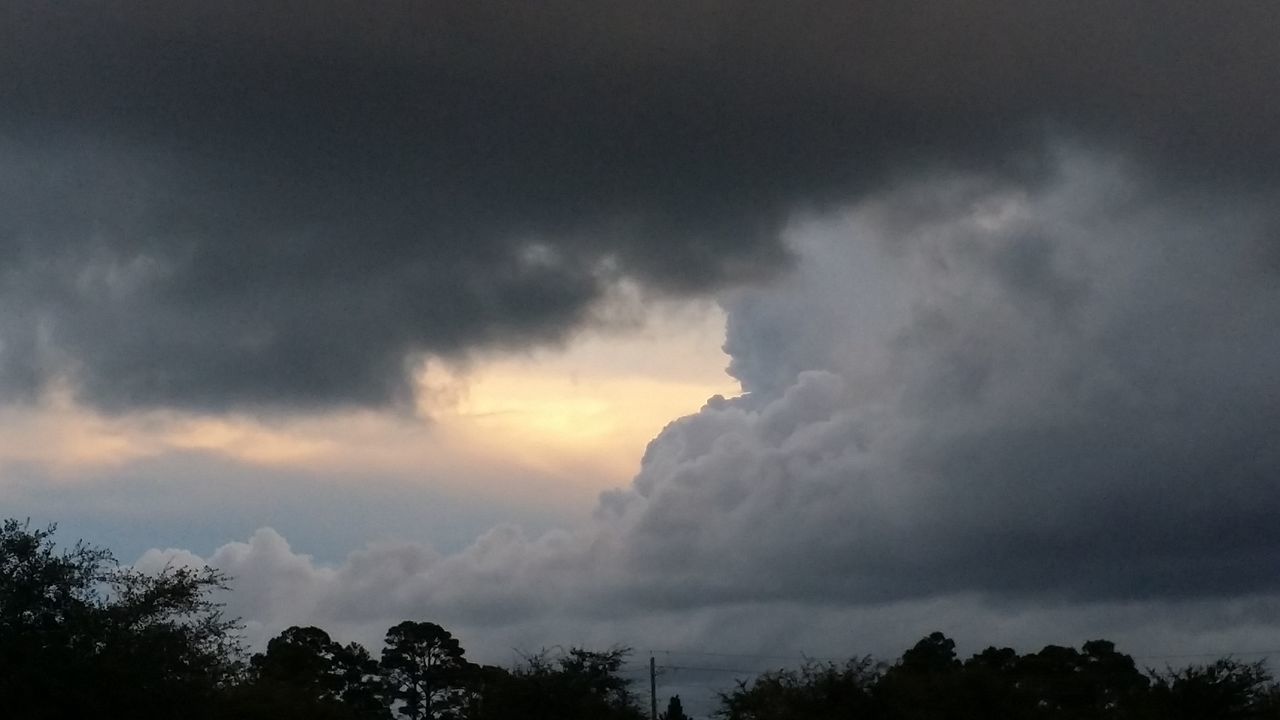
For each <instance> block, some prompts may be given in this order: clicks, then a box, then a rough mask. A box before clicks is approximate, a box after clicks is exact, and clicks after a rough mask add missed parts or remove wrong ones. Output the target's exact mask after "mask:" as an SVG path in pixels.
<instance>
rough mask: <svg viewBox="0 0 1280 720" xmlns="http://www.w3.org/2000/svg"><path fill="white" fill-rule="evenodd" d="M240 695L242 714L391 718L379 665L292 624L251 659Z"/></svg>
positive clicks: (325, 636)
mask: <svg viewBox="0 0 1280 720" xmlns="http://www.w3.org/2000/svg"><path fill="white" fill-rule="evenodd" d="M250 671H251V672H250V680H249V682H247V683H246V684H245V686H244V687H243V688H241V691H240V692H239V693H238V699H239V712H240V715H241V716H242V717H245V718H251V717H263V718H268V717H269V718H290V717H297V718H343V719H345V718H351V719H361V720H363V719H369V720H374V719H378V718H389V717H390V711H389V709H388V707H387V703H386V701H385V698H384V693H383V692H382V679H381V676H380V675H379V673H378V663H377V662H376V661H374V660H373V658H372V657H370V656H369V651H368V650H365V649H364V648H363V647H362V646H360V645H359V644H357V643H351V644H350V645H346V646H343V645H341V644H339V643H337V642H334V641H333V640H332V639H331V638H330V637H329V634H328V633H326V632H325V631H324V630H321V629H320V628H316V627H297V626H294V627H291V628H289V629H287V630H285V631H284V632H282V633H281V634H280V635H279V636H277V637H275V638H273V639H272V640H271V641H270V642H269V643H268V644H267V651H266V653H260V654H258V655H254V656H253V658H252V659H251V661H250Z"/></svg>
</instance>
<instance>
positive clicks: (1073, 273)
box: [237, 151, 1280, 642]
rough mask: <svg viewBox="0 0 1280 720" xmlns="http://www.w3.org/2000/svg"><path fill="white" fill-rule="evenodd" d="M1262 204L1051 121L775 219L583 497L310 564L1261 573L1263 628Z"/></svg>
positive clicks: (635, 594)
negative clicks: (660, 409)
mask: <svg viewBox="0 0 1280 720" xmlns="http://www.w3.org/2000/svg"><path fill="white" fill-rule="evenodd" d="M926 207H932V208H933V210H932V211H930V212H925V211H923V210H922V208H926ZM908 217H909V218H911V220H910V221H909V222H908V221H907V220H905V219H904V218H908ZM1270 220H1271V217H1270V210H1269V206H1264V205H1262V204H1255V203H1253V202H1252V201H1247V202H1244V201H1240V200H1237V199H1235V198H1231V197H1218V198H1215V199H1214V202H1212V203H1210V204H1209V205H1207V206H1198V205H1184V204H1182V203H1181V202H1178V201H1174V200H1170V199H1169V198H1168V197H1167V196H1166V194H1165V192H1164V190H1163V188H1160V189H1159V192H1155V193H1154V194H1153V192H1152V186H1150V185H1148V184H1147V183H1146V182H1145V181H1142V180H1135V179H1134V178H1133V176H1132V175H1131V174H1130V172H1129V171H1127V170H1125V169H1124V168H1122V167H1116V166H1114V165H1111V164H1108V163H1107V162H1106V161H1103V160H1100V159H1099V158H1098V157H1096V156H1088V155H1081V154H1080V153H1079V152H1078V151H1063V154H1062V160H1061V163H1060V165H1059V166H1058V170H1057V171H1056V172H1055V173H1054V175H1053V178H1052V179H1051V180H1049V181H1047V182H1045V183H1042V184H1041V185H1040V187H1039V188H1038V189H1036V190H1035V191H1034V192H1027V191H1025V190H1023V189H1022V188H1020V187H1017V186H1014V185H1005V186H993V185H991V183H990V182H989V181H987V180H986V179H982V178H980V179H977V180H975V179H973V178H972V177H966V176H952V177H949V178H934V179H932V180H928V181H922V182H919V183H909V184H906V185H903V186H901V187H898V188H895V189H894V190H892V191H889V192H886V193H882V194H877V195H875V196H874V197H871V198H869V199H867V200H865V201H863V202H862V203H860V204H858V205H857V206H854V207H853V208H851V209H849V210H848V211H847V212H845V213H842V214H834V215H826V216H822V217H820V218H817V219H814V220H813V221H811V222H807V223H801V224H798V225H796V226H794V227H793V229H792V231H791V232H790V234H789V237H790V238H791V240H792V245H793V249H794V250H795V252H796V255H797V258H798V259H797V264H796V267H795V270H794V272H792V273H790V274H789V275H788V276H787V277H785V278H782V279H780V280H779V281H778V282H776V283H773V284H771V285H769V286H767V287H754V288H747V289H739V290H736V291H733V292H731V293H729V295H728V297H727V299H726V301H725V304H726V309H727V311H728V315H729V335H728V343H727V345H728V348H729V349H730V351H731V352H732V354H733V357H734V365H733V371H734V372H735V373H737V375H738V377H740V378H741V379H742V381H743V383H744V385H745V386H746V387H747V388H748V389H749V390H750V392H749V393H748V394H747V395H745V396H743V397H741V398H736V399H731V400H725V399H722V398H717V399H712V400H711V401H710V402H708V403H707V405H706V406H705V407H704V408H703V409H702V410H701V411H699V412H698V413H696V414H693V415H690V416H688V417H684V418H680V419H678V420H675V421H673V422H672V423H671V424H669V425H668V426H667V427H666V428H665V429H664V430H663V431H662V432H661V433H660V434H659V435H658V436H657V437H656V438H655V439H654V440H653V441H652V442H651V443H650V445H649V447H648V449H647V451H646V453H645V456H644V458H643V461H642V464H641V469H640V471H639V473H638V474H637V476H636V478H635V480H634V482H633V484H632V485H631V487H629V488H627V489H625V490H619V491H616V492H611V493H608V494H606V495H605V496H604V497H603V498H602V501H601V503H600V505H599V507H598V508H597V512H596V514H595V517H594V518H593V521H592V522H591V523H589V524H587V525H586V526H584V527H580V528H578V529H576V530H574V531H572V532H551V533H547V534H544V535H541V536H530V535H526V534H524V533H522V532H520V531H518V530H515V529H513V528H508V527H500V528H496V529H494V530H493V531H491V532H489V533H486V534H485V535H484V536H482V537H481V538H480V539H479V540H477V541H476V542H475V543H474V544H473V545H471V546H470V547H468V548H466V549H465V550H463V551H461V552H458V553H454V554H449V555H443V556H441V555H435V554H432V555H431V556H430V558H427V559H424V560H422V562H420V563H415V564H412V566H411V567H409V568H408V569H403V570H397V571H395V572H393V573H390V574H384V572H383V571H384V570H385V569H386V568H387V567H388V566H394V567H397V568H400V567H404V566H403V565H402V564H401V563H402V560H403V558H401V556H400V555H399V554H392V555H389V556H387V557H380V555H379V553H377V552H372V553H366V554H360V555H359V556H358V557H355V556H353V558H354V559H353V560H352V561H350V562H348V563H347V564H345V565H344V566H343V568H342V569H341V570H340V572H342V573H357V572H359V573H367V575H368V576H369V577H377V578H379V579H380V580H379V582H385V583H387V585H388V587H391V588H393V590H392V591H380V592H376V593H372V592H370V591H369V590H368V588H369V587H370V586H369V584H368V583H367V582H365V581H364V580H357V579H355V578H354V577H353V579H351V581H350V582H346V581H343V582H338V581H333V582H332V586H331V589H330V590H329V591H327V592H331V593H332V594H333V597H334V598H339V597H340V598H343V600H342V602H344V603H347V605H344V606H343V607H342V608H341V609H340V610H339V609H335V608H329V610H328V611H331V612H334V613H336V614H339V615H342V616H343V617H346V618H348V619H349V620H350V621H352V622H357V621H365V620H368V619H369V615H367V614H366V615H362V613H373V614H378V613H383V614H390V613H392V612H393V610H392V608H401V607H413V608H422V609H423V610H422V612H425V613H427V614H429V615H440V616H447V617H449V618H452V619H454V620H455V621H456V622H458V623H462V624H468V625H474V626H486V625H489V626H492V625H500V624H521V623H533V622H537V621H539V620H540V619H545V618H548V617H552V616H555V617H561V616H562V617H565V618H576V619H579V620H581V621H583V622H588V621H590V622H596V621H598V622H600V623H607V622H609V621H611V620H612V619H616V618H619V617H624V618H633V617H653V616H655V615H657V614H664V613H665V614H671V615H673V616H680V617H686V618H688V617H693V616H698V615H699V614H702V613H719V614H720V616H722V617H723V616H725V615H731V614H732V613H734V612H736V611H737V609H741V608H742V607H743V606H753V607H758V608H761V609H760V610H759V612H760V614H761V616H762V617H764V616H768V615H769V614H770V613H771V612H772V610H770V608H773V609H775V610H776V609H777V608H779V607H788V606H791V605H810V606H813V607H818V608H841V609H842V610H841V612H845V611H847V612H851V613H852V612H855V611H858V612H863V613H865V614H868V615H874V614H876V613H880V612H882V611H883V612H884V613H886V614H892V608H893V607H899V608H901V607H908V606H910V605H912V604H919V603H927V602H930V601H932V600H939V599H944V600H945V599H955V598H966V600H965V601H964V602H965V603H974V604H976V605H978V606H985V605H990V606H991V607H987V608H986V609H982V610H980V611H975V612H978V613H979V614H981V613H985V612H988V611H990V612H993V613H995V614H997V615H999V614H1000V613H1002V612H1005V611H1006V609H1008V608H1015V609H1014V610H1008V612H1014V613H1016V612H1019V610H1016V608H1022V609H1026V608H1039V610H1037V612H1044V608H1046V607H1052V606H1057V605H1061V606H1064V607H1070V608H1088V607H1105V606H1110V607H1113V608H1114V607H1123V606H1130V607H1132V606H1141V605H1144V604H1145V605H1148V606H1152V607H1158V606H1168V605H1197V604H1198V605H1199V606H1201V607H1212V606H1215V603H1218V604H1221V603H1230V602H1242V601H1245V600H1248V599H1250V598H1255V599H1258V598H1261V599H1264V600H1263V601H1261V603H1260V605H1259V607H1260V608H1261V609H1260V610H1259V612H1260V613H1262V615H1261V616H1260V617H1259V618H1258V619H1257V621H1258V622H1259V623H1260V624H1262V625H1267V626H1270V627H1272V628H1273V629H1272V630H1269V631H1268V632H1269V633H1274V627H1276V626H1278V625H1280V615H1277V614H1276V613H1275V608H1276V607H1277V605H1276V604H1275V603H1274V598H1275V597H1276V596H1277V595H1278V594H1280V578H1277V576H1276V574H1275V572H1274V568H1275V566H1276V562H1277V559H1280V530H1278V529H1277V527H1276V524H1275V522H1274V519H1273V515H1274V509H1275V508H1276V507H1278V506H1280V486H1277V484H1276V482H1275V480H1276V473H1277V469H1278V468H1280V448H1277V445H1276V443H1275V442H1274V438H1273V435H1274V428H1276V427H1277V426H1280V378H1278V377H1277V370H1276V369H1275V367H1274V365H1275V363H1272V362H1268V360H1269V359H1270V358H1275V357H1280V335H1277V334H1276V333H1275V332H1274V328H1275V327H1276V326H1277V325H1278V324H1280V283H1277V275H1276V272H1275V270H1274V268H1273V267H1272V266H1271V265H1269V264H1268V263H1267V262H1264V261H1263V259H1264V258H1266V257H1267V255H1268V253H1269V252H1270V251H1271V250H1272V243H1273V240H1272V238H1271V236H1270V234H1269V232H1270V228H1271V222H1270ZM783 378H787V379H785V380H784V379H783ZM258 540H259V541H260V544H261V545H262V548H261V549H262V550H264V551H265V550H268V549H270V548H269V547H268V546H279V545H280V544H281V543H280V542H279V539H278V538H272V537H267V536H263V537H260V538H258ZM268 541H270V542H268ZM237 552H239V551H237ZM244 554H245V557H246V558H247V557H249V556H251V555H253V553H251V552H247V551H246V552H245V553H244ZM267 554H268V555H270V556H272V557H274V556H276V555H280V556H281V557H285V558H288V557H289V556H290V555H291V553H283V552H281V553H276V552H274V551H273V552H270V553H267ZM410 554H412V555H414V556H415V557H417V556H421V553H420V552H415V553H410ZM424 557H425V556H424ZM255 562H256V561H255ZM255 562H249V561H247V560H246V563H247V565H246V567H248V568H250V569H251V567H252V566H255ZM290 562H293V561H292V560H290ZM311 575H315V573H308V576H311ZM321 580H323V578H321ZM325 582H329V581H328V580H325ZM352 587H354V588H361V589H362V590H361V592H363V593H368V594H369V596H370V597H376V598H377V599H376V600H371V601H370V603H369V604H367V605H363V604H361V603H360V602H358V601H357V600H356V596H355V595H353V594H350V593H349V592H348V590H347V589H346V588H352ZM334 602H337V600H334ZM944 604H945V603H944ZM962 604H963V603H962ZM1217 607H1219V608H1220V607H1224V605H1217ZM885 608H889V609H885ZM992 608H994V609H992ZM971 609H972V608H971ZM784 614H785V613H784ZM837 614H838V613H837ZM1210 614H1211V613H1210ZM766 622H768V621H766ZM957 622H962V621H959V620H958V621H957ZM1247 622H1253V620H1252V619H1250V620H1245V619H1241V620H1240V621H1239V622H1238V623H1236V629H1239V627H1240V626H1241V625H1242V624H1245V623H1247ZM924 629H927V628H924ZM909 639H910V638H908V641H909ZM904 642H905V641H904Z"/></svg>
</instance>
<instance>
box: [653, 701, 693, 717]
mask: <svg viewBox="0 0 1280 720" xmlns="http://www.w3.org/2000/svg"><path fill="white" fill-rule="evenodd" d="M658 718H659V720H689V716H688V715H685V714H684V705H682V704H681V703H680V696H679V695H672V696H671V699H670V700H668V701H667V709H666V712H663V713H662V714H660V715H658Z"/></svg>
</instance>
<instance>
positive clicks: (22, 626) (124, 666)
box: [0, 520, 240, 719]
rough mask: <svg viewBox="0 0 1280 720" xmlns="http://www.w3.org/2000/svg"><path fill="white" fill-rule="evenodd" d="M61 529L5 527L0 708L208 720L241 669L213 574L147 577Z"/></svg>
mask: <svg viewBox="0 0 1280 720" xmlns="http://www.w3.org/2000/svg"><path fill="white" fill-rule="evenodd" d="M54 532H55V528H54V527H53V526H50V527H48V528H44V529H35V530H33V529H31V528H30V526H29V524H24V523H19V522H18V521H16V520H6V521H5V522H4V523H3V526H2V527H0V707H3V708H4V711H5V714H6V716H8V717H20V718H24V719H27V718H33V719H34V718H63V717H75V716H85V717H88V716H95V717H131V718H153V717H155V718H159V717H166V718H167V717H186V718H200V717H211V716H213V715H215V714H216V712H217V708H218V701H219V699H220V691H221V690H222V689H223V688H225V687H226V686H227V685H228V684H229V683H231V682H232V681H233V680H234V678H235V675H236V673H237V671H238V669H239V667H240V665H239V659H240V650H239V643H238V636H237V635H236V632H235V631H236V630H237V628H238V626H237V624H236V623H235V622H234V621H230V620H227V619H226V618H224V617H223V616H222V613H221V606H220V604H218V603H217V602H214V601H213V600H211V599H210V595H211V594H212V593H213V592H214V591H216V590H220V589H224V588H225V578H224V577H223V576H222V575H221V574H220V573H218V572H217V571H215V570H212V569H209V568H186V567H179V568H173V567H170V568H165V569H164V570H162V571H160V572H159V573H155V574H145V573H141V572H138V571H136V570H133V569H132V568H126V567H121V566H120V565H119V564H118V563H116V561H115V560H114V558H112V556H111V554H110V553H109V552H107V551H105V550H102V549H99V548H95V547H91V546H88V545H85V544H84V543H76V545H74V546H73V547H72V548H70V549H69V550H66V551H62V552H59V551H58V550H57V548H56V547H55V544H54V542H53V534H54Z"/></svg>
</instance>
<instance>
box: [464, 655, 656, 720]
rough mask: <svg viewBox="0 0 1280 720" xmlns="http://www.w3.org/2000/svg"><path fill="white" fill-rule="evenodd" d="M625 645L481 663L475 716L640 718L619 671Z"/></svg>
mask: <svg viewBox="0 0 1280 720" xmlns="http://www.w3.org/2000/svg"><path fill="white" fill-rule="evenodd" d="M628 652H629V650H627V649H626V648H614V649H612V650H607V651H604V652H593V651H590V650H584V649H582V648H571V649H570V650H569V651H568V652H567V653H565V654H564V655H563V656H561V657H559V658H556V659H555V660H552V659H549V658H548V657H547V653H546V652H545V651H544V652H541V653H537V654H534V655H530V656H528V657H526V658H525V659H524V662H523V663H522V664H521V665H519V666H517V667H516V668H514V669H512V670H510V671H508V670H503V669H501V668H493V667H485V668H481V669H480V671H479V673H478V677H479V678H480V680H479V682H480V684H479V685H478V686H476V690H477V698H478V701H477V702H476V704H475V707H474V710H473V712H472V713H471V714H470V715H469V717H470V718H472V719H473V720H508V719H511V720H514V719H517V718H518V719H519V720H641V719H642V718H644V717H645V713H643V712H642V711H641V710H640V707H639V705H638V704H637V703H636V699H635V697H634V696H633V695H632V693H631V691H630V681H628V680H626V679H625V678H623V677H621V675H620V674H619V673H620V671H621V669H622V665H623V663H624V662H625V661H626V657H627V654H628Z"/></svg>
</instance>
